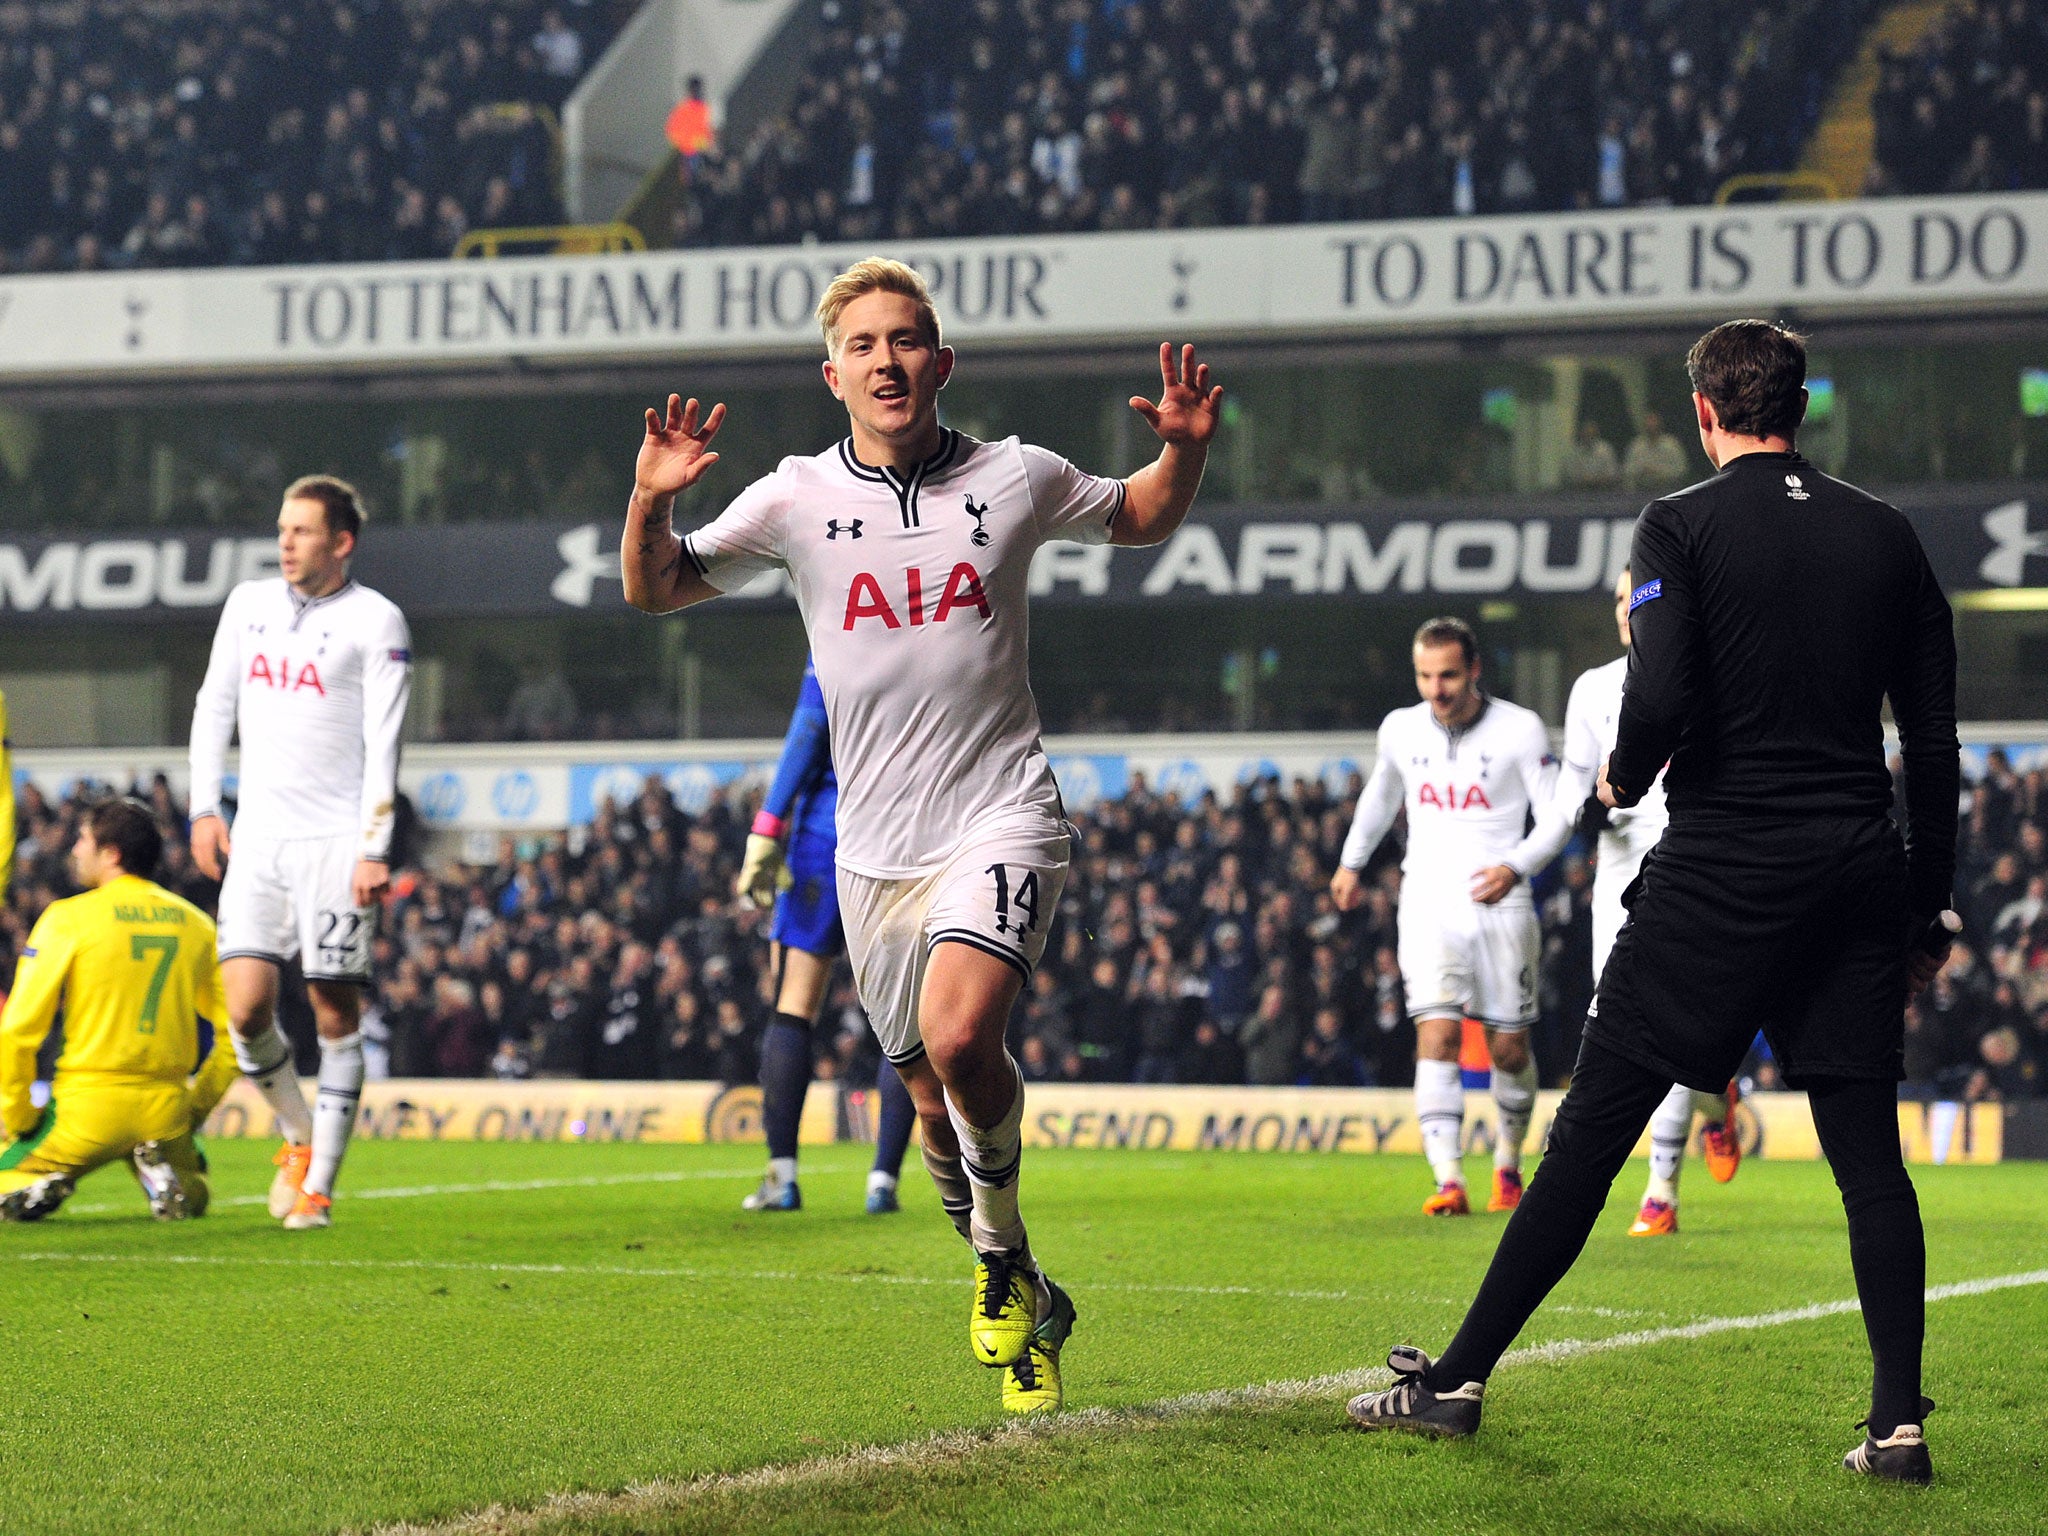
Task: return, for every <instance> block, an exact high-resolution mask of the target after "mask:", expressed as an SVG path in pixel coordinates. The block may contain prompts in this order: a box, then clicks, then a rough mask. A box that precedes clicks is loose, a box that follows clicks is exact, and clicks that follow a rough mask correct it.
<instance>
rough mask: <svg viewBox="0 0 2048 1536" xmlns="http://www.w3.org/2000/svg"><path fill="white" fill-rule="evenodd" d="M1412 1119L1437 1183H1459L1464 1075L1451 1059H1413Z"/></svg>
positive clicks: (1461, 1166) (1462, 1141) (1462, 1131)
mask: <svg viewBox="0 0 2048 1536" xmlns="http://www.w3.org/2000/svg"><path fill="white" fill-rule="evenodd" d="M1415 1120H1416V1123H1417V1124H1418V1125H1419V1126H1421V1128H1422V1152H1423V1155H1424V1156H1425V1157H1427V1158H1428V1159H1429V1171H1430V1172H1431V1173H1433V1174H1435V1175H1436V1181H1437V1183H1438V1184H1463V1183H1464V1182H1465V1170H1464V1166H1463V1156H1462V1150H1463V1144H1464V1140H1465V1075H1464V1073H1463V1072H1462V1071H1461V1070H1459V1067H1458V1064H1457V1063H1456V1062H1455V1061H1429V1060H1423V1061H1418V1062H1416V1063H1415Z"/></svg>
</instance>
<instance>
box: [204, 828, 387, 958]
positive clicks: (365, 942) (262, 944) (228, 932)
mask: <svg viewBox="0 0 2048 1536" xmlns="http://www.w3.org/2000/svg"><path fill="white" fill-rule="evenodd" d="M360 842H361V839H360V838H358V837H357V836H356V834H354V833H352V832H345V833H342V834H341V835H340V836H338V837H294V838H279V839H275V840H273V839H269V838H259V837H253V836H251V837H236V838H234V839H233V851H232V852H230V853H229V855H228V874H227V879H226V880H225V881H224V882H222V884H221V888H220V925H219V926H220V957H221V959H223V960H232V959H236V958H238V957H250V958H254V959H258V960H269V961H272V962H274V963H276V964H278V965H282V964H284V963H285V962H286V961H287V960H289V959H291V958H292V956H294V955H297V956H299V958H300V964H301V965H302V967H303V968H304V970H305V973H306V979H307V980H308V981H355V982H363V983H367V982H368V981H369V980H370V939H371V936H372V934H373V933H374V932H375V914H374V913H373V912H372V911H371V910H370V909H369V908H368V907H359V906H357V905H356V904H355V899H354V889H353V887H354V885H355V871H356V848H357V846H358V845H359V843H360Z"/></svg>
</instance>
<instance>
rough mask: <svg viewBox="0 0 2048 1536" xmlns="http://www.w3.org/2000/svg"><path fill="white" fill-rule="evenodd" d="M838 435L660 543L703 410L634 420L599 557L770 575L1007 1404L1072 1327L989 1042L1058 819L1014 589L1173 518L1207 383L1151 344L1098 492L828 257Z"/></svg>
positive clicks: (1011, 1098) (1051, 895)
mask: <svg viewBox="0 0 2048 1536" xmlns="http://www.w3.org/2000/svg"><path fill="white" fill-rule="evenodd" d="M818 319H819V322H820V324H821V326H822V327H823V330H824V334H825V349H826V358H825V364H824V373H825V383H826V385H827V387H828V388H830V389H831V391H832V393H833V394H834V395H835V396H836V397H837V398H838V399H839V400H840V401H841V402H843V403H844V404H845V406H846V412H847V416H848V419H849V422H850V428H851V430H850V432H849V435H848V436H847V437H845V438H844V439H842V440H841V441H840V442H839V443H838V444H837V445H836V446H835V447H833V448H830V449H827V450H826V451H825V452H823V453H820V454H817V455H814V456H812V457H810V458H789V459H784V460H783V461H782V464H781V466H780V467H779V468H778V469H777V470H776V471H775V473H773V474H771V475H767V476H765V477H763V478H762V479H760V480H757V481H755V482H754V484H752V485H750V486H748V487H747V488H746V490H744V491H743V492H741V494H740V495H739V496H738V497H737V498H736V499H735V500H734V501H733V502H732V504H731V505H730V506H728V507H727V508H726V510H725V511H724V512H723V513H722V514H720V515H719V516H718V517H717V518H715V519H714V520H713V521H712V522H711V523H709V524H708V525H706V526H705V527H702V528H699V529H696V530H695V531H693V532H692V533H690V534H689V535H687V536H686V537H682V538H678V537H677V535H676V533H675V531H674V529H673V528H672V527H671V523H670V518H671V512H672V508H673V507H674V504H675V498H676V495H677V494H678V493H679V492H681V491H683V490H684V489H686V488H687V487H689V486H691V485H693V484H695V483H696V481H697V480H698V479H700V478H701V477H702V475H703V474H704V472H705V470H706V469H708V468H709V467H710V465H711V464H713V463H714V462H716V460H717V457H718V456H717V455H716V454H715V453H712V452H710V451H709V446H710V443H711V441H712V439H713V438H714V436H715V435H716V434H717V431H718V428H719V425H720V423H721V422H723V420H724V419H725V408H724V407H723V406H713V407H712V409H711V410H710V412H709V413H708V414H701V415H700V413H699V410H698V406H697V402H696V401H694V400H692V401H690V402H689V403H688V404H687V405H686V404H685V403H684V402H683V401H682V400H681V399H680V398H679V397H677V396H674V395H671V396H670V397H669V400H668V406H667V410H666V412H665V413H663V412H656V411H649V412H648V413H647V435H646V439H645V441H644V443H643V444H642V446H641V449H640V457H639V462H638V465H637V466H636V472H635V486H634V491H633V498H632V501H631V503H630V505H629V507H628V509H627V515H626V532H625V538H624V543H623V549H622V561H621V564H622V568H623V572H624V576H625V586H626V598H627V601H629V602H631V603H632V604H633V605H634V606H635V607H638V608H642V609H645V610H647V611H648V612H651V613H666V612H668V611H670V610H672V609H676V608H681V607H683V606H685V605H686V604H689V603H695V602H701V601H703V600H704V599H706V598H709V597H713V596H716V595H717V594H718V593H720V592H727V591H732V590H734V589H736V588H738V587H741V586H744V585H745V584H746V583H747V582H749V581H752V580H753V579H754V578H755V577H757V576H759V575H761V574H763V573H764V572H767V571H769V570H774V569H782V570H786V571H788V572H789V575H790V578H791V582H792V584H793V586H794V587H795V590H796V598H797V605H798V607H799V608H800V610H801V611H802V613H803V618H804V626H805V628H806V629H807V630H808V631H809V633H810V638H811V650H812V656H813V659H814V661H815V662H816V665H817V671H818V682H819V685H820V687H821V688H822V690H823V693H824V696H825V709H826V713H827V715H828V716H829V717H830V720H831V730H832V755H833V762H834V765H835V767H836V768H837V770H838V774H839V816H838V826H839V854H838V880H839V900H840V910H841V912H842V914H843V916H844V919H845V923H846V937H847V946H848V949H849V950H850V952H851V955H852V959H853V970H854V979H855V981H856V983H857V984H858V986H859V988H860V996H861V1001H862V1003H863V1004H864V1005H865V1006H866V1008H867V1012H868V1017H869V1019H870V1021H871V1022H872V1023H873V1025H874V1027H875V1033H876V1035H877V1037H878V1038H879V1039H880V1040H881V1042H882V1048H883V1051H884V1053H885V1054H886V1055H887V1056H888V1057H889V1059H890V1060H891V1061H892V1062H894V1063H895V1064H896V1068H897V1070H898V1071H899V1072H901V1073H902V1074H903V1078H904V1081H905V1082H906V1084H908V1086H909V1088H910V1092H911V1097H912V1099H913V1100H914V1101H915V1102H916V1105H917V1112H918V1120H919V1122H920V1124H921V1126H922V1128H923V1150H924V1158H925V1165H926V1167H927V1168H928V1169H929V1170H930V1172H931V1174H932V1178H933V1181H934V1182H935V1183H936V1184H937V1185H938V1188H939V1197H940V1200H941V1202H942V1203H943V1204H944V1206H945V1208H946V1210H947V1212H948V1213H949V1214H951V1215H952V1216H953V1217H954V1222H955V1225H956V1226H957V1227H958V1228H959V1229H960V1231H961V1234H962V1236H964V1237H966V1238H967V1239H968V1241H969V1242H970V1243H971V1244H972V1245H973V1247H974V1249H975V1252H976V1255H977V1257H978V1263H977V1267H976V1277H975V1296H974V1305H973V1309H972V1314H971V1318H970V1324H969V1342H970V1344H971V1346H972V1350H973V1354H974V1357H975V1359H976V1360H978V1361H979V1362H981V1363H982V1364H984V1365H988V1366H995V1367H1000V1368H1002V1370H1003V1403H1004V1406H1005V1407H1006V1408H1008V1409H1009V1410H1011V1411H1013V1412H1031V1411H1034V1410H1039V1409H1048V1408H1057V1407H1058V1406H1059V1404H1060V1402H1061V1384H1060V1350H1061V1346H1062V1345H1063V1344H1064V1343H1065V1341H1066V1339H1067V1336H1068V1334H1069V1332H1070V1331H1071V1330H1072V1327H1073V1322H1074V1306H1073V1303H1072V1301H1071V1300H1069V1298H1068V1297H1067V1294H1066V1293H1065V1292H1064V1291H1063V1290H1061V1289H1060V1288H1059V1287H1058V1286H1056V1285H1054V1284H1053V1283H1052V1282H1051V1281H1050V1280H1049V1279H1047V1278H1046V1276H1045V1273H1044V1271H1043V1270H1042V1269H1041V1268H1040V1267H1039V1263H1038V1259H1037V1257H1036V1255H1035V1254H1034V1253H1033V1250H1032V1246H1031V1243H1030V1241H1029V1239H1028V1237H1027V1235H1026V1233H1025V1227H1024V1221H1023V1218H1022V1216H1021V1215H1020V1214H1019V1212H1018V1200H1017V1191H1018V1167H1019V1163H1020V1160H1021V1157H1022V1149H1023V1136H1022V1130H1023V1119H1024V1081H1023V1077H1022V1075H1021V1074H1020V1073H1019V1071H1018V1069H1017V1063H1016V1062H1015V1061H1014V1060H1012V1059H1011V1057H1010V1054H1009V1052H1008V1051H1007V1050H1006V1049H1005V1048H1004V1044H1003V1031H1004V1026H1005V1024H1006V1023H1007V1021H1008V1019H1009V1015H1010V1009H1011V1005H1012V1004H1014V1003H1015V1002H1016V1000H1017V996H1018V993H1019V991H1020V989H1021V988H1022V986H1023V984H1024V982H1025V981H1026V980H1027V979H1028V978H1029V977H1030V975H1031V971H1032V968H1033V967H1034V966H1035V965H1036V964H1037V963H1038V960H1039V957H1040V956H1041V955H1042V954H1043V953H1044V950H1045V943H1046V928H1047V925H1048V923H1049V922H1050V920H1051V917H1052V914H1053V913H1054V912H1055V911H1056V910H1057V909H1058V906H1059V896H1060V888H1061V886H1062V885H1063V883H1064V882H1065V880H1066V874H1067V865H1068V860H1069V858H1070V856H1071V854H1072V848H1073V844H1072V836H1073V833H1072V829H1071V827H1070V826H1069V825H1068V823H1067V820H1066V816H1065V812H1064V809H1063V807H1062V806H1061V803H1060V796H1059V789H1058V786H1057V785H1056V784H1055V783H1054V781H1053V776H1052V768H1051V765H1050V764H1049V763H1048V762H1047V760H1046V756H1045V749H1044V747H1043V746H1042V744H1041V743H1040V741H1039V726H1038V709H1037V705H1036V704H1035V703H1034V701H1033V700H1032V697H1031V687H1030V680H1029V668H1028V655H1027V634H1028V614H1027V603H1028V599H1029V591H1030V571H1031V560H1032V556H1033V555H1034V554H1035V553H1036V552H1037V550H1038V548H1039V546H1040V545H1042V544H1045V543H1047V542H1048V541H1051V540H1056V539H1068V540H1075V541H1078V542H1082V543H1093V544H1100V543H1104V542H1114V543H1121V544H1153V543H1157V542H1159V541H1160V540H1162V539H1165V538H1167V537H1168V536H1169V535H1171V534H1172V533H1173V531H1174V530H1175V529H1176V528H1178V527H1179V526H1180V524H1181V521H1182V519H1183V518H1185V517H1186V516H1187V511H1188V507H1189V506H1190V505H1191V504H1192V503H1193V501H1194V498H1195V491H1196V488H1197V487H1198V486H1199V485H1200V483H1201V478H1202V467H1203V464H1204V462H1205V460H1206V458H1207V454H1208V444H1209V441H1210V439H1211V438H1212V437H1213V436H1214V435H1215V432H1216V425H1217V421H1218V417H1219V412H1220V410H1221V406H1222V397H1223V392H1222V390H1221V389H1220V388H1216V387H1214V386H1212V385H1211V383H1210V381H1209V369H1208V366H1207V365H1206V364H1202V363H1198V362H1197V361H1196V359H1195V353H1194V348H1192V347H1187V348H1184V349H1182V350H1181V351H1180V352H1178V353H1176V352H1175V350H1174V349H1173V348H1172V347H1171V346H1162V347H1161V348H1160V350H1159V371H1160V376H1161V383H1162V388H1161V395H1160V399H1159V401H1158V403H1157V404H1154V403H1153V402H1152V401H1150V400H1146V399H1143V398H1134V399H1133V400H1132V401H1131V407H1132V409H1133V410H1135V411H1137V412H1138V413H1139V414H1140V415H1141V416H1143V417H1144V418H1145V421H1146V423H1147V424H1148V425H1149V426H1150V427H1151V428H1152V430H1153V431H1154V432H1155V433H1156V434H1157V435H1158V436H1159V437H1160V439H1161V440H1162V442H1163V444H1164V447H1163V448H1162V449H1161V451H1160V454H1159V457H1158V458H1157V459H1156V460H1155V461H1154V462H1153V463H1151V464H1149V465H1147V466H1146V467H1145V468H1143V469H1141V470H1139V471H1137V472H1136V473H1135V474H1133V475H1131V476H1130V477H1128V478H1127V479H1124V480H1108V479H1100V478H1097V477H1096V476H1094V475H1089V474H1084V473H1082V472H1081V471H1080V470H1078V469H1076V468H1075V467H1074V466H1073V465H1071V464H1069V463H1068V462H1067V461H1066V460H1065V459H1062V458H1060V457H1059V456H1058V455H1057V454H1053V453H1049V452H1047V451H1046V450H1044V449H1042V448H1036V447H1032V446H1029V445H1027V444H1024V443H1021V442H1019V441H1018V440H1017V439H1015V438H1008V439H1005V440H1004V441H1001V442H993V443H988V442H979V441H976V440H975V439H973V438H971V437H968V436H966V435H965V434H963V433H960V432H957V431H954V430H952V429H951V428H948V427H945V426H943V425H941V423H940V421H939V411H938V397H939V389H940V387H941V386H942V385H944V384H945V382H946V380H947V377H948V376H949V375H950V374H951V373H952V371H953V352H952V349H951V348H949V347H946V346H945V345H943V344H942V342H941V340H940V335H939V320H938V313H937V311H936V310H935V309H934V308H933V305H932V301H931V296H930V294H929V292H928V291H927V289H926V287H925V284H924V280H923V279H922V278H921V277H920V276H919V275H918V274H917V272H916V271H915V270H914V269H912V268H910V267H908V266H905V265H904V264H903V263H901V262H896V261H887V260H881V259H870V260H866V261H861V262H857V263H855V264H854V265H853V266H852V267H850V268H849V269H848V270H847V271H845V272H843V273H841V274H840V276H839V277H838V278H837V279H836V280H835V281H834V282H833V283H832V284H831V285H830V287H828V288H827V289H826V291H825V295H824V298H823V300H822V301H821V302H820V304H819V306H818Z"/></svg>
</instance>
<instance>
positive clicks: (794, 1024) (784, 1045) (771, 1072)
mask: <svg viewBox="0 0 2048 1536" xmlns="http://www.w3.org/2000/svg"><path fill="white" fill-rule="evenodd" d="M810 1086H811V1021H810V1020H809V1019H801V1018H798V1017H797V1016H796V1015H795V1014H793V1013H778V1014H776V1015H775V1017H774V1018H773V1019H771V1020H770V1021H769V1024H768V1028H767V1030H766V1031H765V1032H764V1033H763V1034H762V1036H761V1124H762V1128H763V1129H765V1130H766V1131H767V1133H768V1155H769V1156H770V1157H795V1156H796V1132H797V1127H798V1126H799V1125H801V1124H802V1123H803V1118H804V1094H805V1093H807V1092H808V1091H809V1090H810Z"/></svg>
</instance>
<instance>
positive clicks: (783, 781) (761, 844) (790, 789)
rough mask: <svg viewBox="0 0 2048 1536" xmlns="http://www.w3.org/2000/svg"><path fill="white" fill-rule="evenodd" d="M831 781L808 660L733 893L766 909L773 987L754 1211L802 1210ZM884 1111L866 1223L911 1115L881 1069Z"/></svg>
mask: <svg viewBox="0 0 2048 1536" xmlns="http://www.w3.org/2000/svg"><path fill="white" fill-rule="evenodd" d="M838 807H839V780H838V779H837V778H836V777H835V776H834V775H833V772H832V733H831V726H830V723H829V722H828V721H827V719H826V716H825V695H824V693H823V692H822V691H821V690H820V689H819V687H818V671H817V668H816V667H814V666H812V665H811V663H810V661H809V659H808V658H806V659H805V661H804V681H803V688H802V690H801V691H800V692H799V693H798V694H797V701H796V710H795V712H794V713H793V714H791V715H790V717H789V734H788V735H787V736H786V737H784V738H783V742H782V757H781V759H780V760H779V761H778V762H777V763H776V765H775V778H774V781H773V782H772V783H770V784H769V786H768V793H767V795H766V796H765V797H764V798H763V799H762V801H761V809H760V810H759V811H757V812H756V813H755V815H754V827H753V830H752V831H751V832H750V833H749V834H748V835H747V854H746V859H745V862H744V863H742V864H741V866H740V877H739V892H740V895H742V896H744V897H746V898H747V899H748V900H749V901H751V902H753V903H754V905H756V906H758V907H766V906H769V905H771V904H772V905H773V906H774V908H775V924H774V927H773V929H772V930H771V932H770V938H771V939H772V940H773V943H774V953H775V964H776V966H777V968H778V970H779V972H780V975H781V981H780V983H779V985H778V987H777V990H776V996H775V1017H774V1018H773V1019H771V1020H770V1021H769V1023H768V1029H767V1032H766V1033H765V1034H763V1035H762V1037H761V1121H762V1124H763V1126H764V1127H765V1128H766V1130H767V1133H768V1171H767V1173H766V1174H764V1175H763V1176H762V1179H761V1187H760V1188H759V1189H757V1190H755V1191H754V1192H753V1193H752V1194H751V1195H748V1196H747V1198H746V1199H745V1200H743V1201H741V1202H740V1203H741V1204H742V1205H743V1206H745V1207H746V1209H748V1210H750V1211H797V1210H802V1209H803V1203H804V1200H803V1193H802V1191H800V1190H799V1189H798V1188H797V1182H796V1157H797V1145H796V1136H797V1128H798V1127H799V1126H801V1125H802V1124H803V1118H804V1098H805V1095H806V1094H808V1093H809V1092H810V1087H811V1065H812V1063H811V1031H812V1029H814V1028H815V1027H816V1026H817V1022H818V1015H819V1014H821V1013H823V1012H824V1011H825V994H826V991H827V990H828V988H829V986H830V984H831V981H832V968H833V966H834V964H836V963H837V961H838V959H839V956H840V955H841V954H842V953H844V952H845V949H846V930H845V928H844V927H842V926H841V924H840V921H839V883H838V871H837V869H836V867H835V865H834V855H835V854H836V853H837V851H838V847H839V829H838V826H837V823H836V820H835V817H836V814H837V811H838ZM875 1093H876V1096H877V1097H878V1098H879V1099H880V1100H881V1114H880V1117H879V1121H880V1123H879V1124H878V1125H877V1126H876V1129H875V1165H874V1167H873V1168H872V1169H870V1170H869V1172H868V1198H867V1208H868V1214H869V1215H870V1216H881V1215H885V1214H887V1213H888V1212H890V1211H893V1210H896V1209H898V1202H897V1197H896V1185H897V1181H898V1180H899V1178H900V1177H901V1175H902V1172H903V1153H904V1151H905V1150H906V1149H907V1148H908V1147H909V1145H910V1125H911V1121H912V1120H913V1119H915V1118H916V1115H917V1110H916V1108H915V1107H914V1106H913V1105H912V1104H911V1102H910V1090H909V1089H907V1088H905V1087H904V1086H903V1079H902V1078H901V1077H900V1076H899V1075H898V1074H897V1071H896V1069H895V1068H894V1067H892V1066H890V1065H889V1063H887V1062H886V1061H885V1062H883V1063H882V1065H881V1067H880V1068H879V1069H878V1070H877V1071H876V1073H875Z"/></svg>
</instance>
